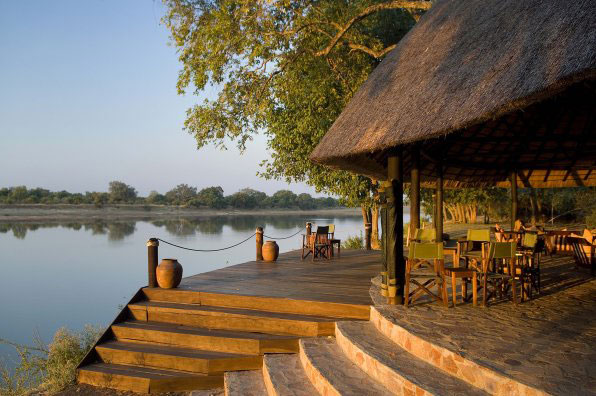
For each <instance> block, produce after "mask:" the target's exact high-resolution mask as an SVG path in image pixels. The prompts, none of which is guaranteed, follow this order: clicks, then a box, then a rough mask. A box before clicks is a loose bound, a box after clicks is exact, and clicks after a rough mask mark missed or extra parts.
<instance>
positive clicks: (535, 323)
mask: <svg viewBox="0 0 596 396" xmlns="http://www.w3.org/2000/svg"><path fill="white" fill-rule="evenodd" d="M542 274H543V275H542V286H543V293H542V295H541V296H539V297H538V298H535V299H534V300H532V301H526V302H524V303H523V304H520V305H518V306H515V305H514V304H513V303H511V302H500V303H497V304H494V305H490V306H489V307H488V308H482V307H473V306H472V305H471V304H459V303H458V306H457V308H444V307H442V306H441V305H440V304H437V303H422V304H419V305H415V306H413V307H410V308H408V309H406V308H404V307H403V306H394V305H386V304H385V298H384V297H382V296H381V295H380V294H379V287H378V283H379V280H378V279H375V280H374V281H373V287H371V297H372V298H373V301H374V302H375V306H376V309H377V310H378V312H379V313H380V314H381V315H382V316H383V317H384V318H386V319H389V320H390V321H391V322H393V323H395V324H396V325H398V326H400V327H402V328H403V329H405V330H406V331H408V332H409V333H411V334H415V335H416V336H418V337H420V338H421V339H423V340H425V341H428V342H430V343H432V344H434V345H436V346H439V347H442V348H445V349H448V350H450V351H452V352H455V353H456V354H458V355H460V356H462V357H463V358H465V359H466V360H468V361H472V362H474V363H476V364H478V365H480V366H482V367H485V368H488V369H490V370H493V371H494V372H496V373H499V374H501V375H503V376H505V377H509V378H512V379H514V380H515V381H517V382H519V383H521V384H526V385H529V386H531V387H533V388H536V389H540V390H542V391H545V392H547V393H550V394H555V395H575V394H593V395H596V279H594V278H591V277H590V276H589V274H588V273H587V272H583V271H582V270H577V269H576V268H575V266H574V264H573V259H572V257H571V256H565V255H555V256H553V257H552V258H548V257H544V258H543V262H542Z"/></svg>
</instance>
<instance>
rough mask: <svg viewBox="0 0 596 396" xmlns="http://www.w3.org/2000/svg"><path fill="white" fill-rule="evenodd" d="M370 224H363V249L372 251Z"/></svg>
mask: <svg viewBox="0 0 596 396" xmlns="http://www.w3.org/2000/svg"><path fill="white" fill-rule="evenodd" d="M371 235H372V223H366V224H364V248H365V249H366V250H372V246H371Z"/></svg>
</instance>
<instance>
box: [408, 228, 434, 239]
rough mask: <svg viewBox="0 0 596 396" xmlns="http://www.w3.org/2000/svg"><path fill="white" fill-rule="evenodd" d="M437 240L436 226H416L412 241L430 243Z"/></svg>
mask: <svg viewBox="0 0 596 396" xmlns="http://www.w3.org/2000/svg"><path fill="white" fill-rule="evenodd" d="M436 241H437V230H436V229H435V228H425V229H421V228H416V232H415V233H414V238H412V242H418V243H430V242H436Z"/></svg>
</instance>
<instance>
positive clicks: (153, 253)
mask: <svg viewBox="0 0 596 396" xmlns="http://www.w3.org/2000/svg"><path fill="white" fill-rule="evenodd" d="M158 246H159V241H158V240H157V238H151V239H149V240H148V241H147V274H148V278H149V279H148V281H147V286H149V287H157V274H156V272H155V271H156V270H157V257H158V255H157V254H158V252H157V248H158Z"/></svg>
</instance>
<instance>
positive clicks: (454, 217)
mask: <svg viewBox="0 0 596 396" xmlns="http://www.w3.org/2000/svg"><path fill="white" fill-rule="evenodd" d="M446 206H447V210H448V211H449V214H451V221H453V222H454V223H457V214H456V212H455V207H454V206H453V205H446Z"/></svg>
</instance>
